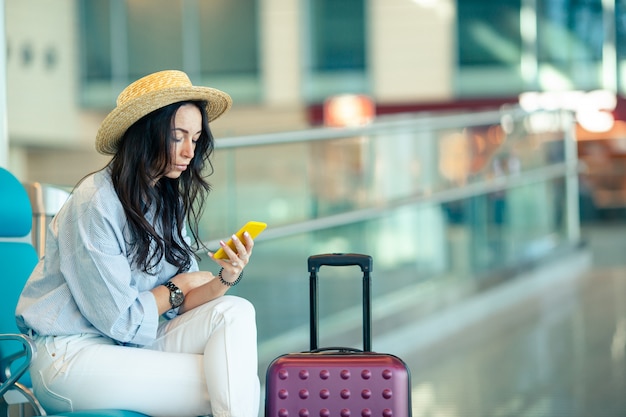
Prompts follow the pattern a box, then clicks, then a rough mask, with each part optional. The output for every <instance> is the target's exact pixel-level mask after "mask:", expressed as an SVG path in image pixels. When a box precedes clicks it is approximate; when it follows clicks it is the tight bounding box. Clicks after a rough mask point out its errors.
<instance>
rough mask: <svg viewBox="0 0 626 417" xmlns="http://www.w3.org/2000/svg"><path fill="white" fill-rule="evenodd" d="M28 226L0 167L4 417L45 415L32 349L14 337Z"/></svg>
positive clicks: (24, 197) (111, 415)
mask: <svg viewBox="0 0 626 417" xmlns="http://www.w3.org/2000/svg"><path fill="white" fill-rule="evenodd" d="M32 222H33V216H32V209H31V204H30V200H29V198H28V194H27V193H26V189H25V188H24V187H23V185H22V184H21V183H20V182H19V181H18V180H17V179H16V178H15V177H14V176H13V175H12V174H11V173H10V172H9V171H7V170H6V169H4V168H1V167H0V268H1V269H0V288H2V291H0V399H2V401H1V403H2V404H0V412H2V413H4V415H7V413H8V409H9V406H8V404H9V403H12V402H15V401H18V402H20V403H24V404H26V403H29V404H30V405H31V406H32V408H33V410H34V412H35V413H37V415H41V416H45V415H47V414H46V412H45V410H44V409H43V407H41V405H40V404H39V401H37V398H36V397H35V396H34V394H33V392H32V391H31V389H30V388H29V387H30V386H31V383H30V376H29V373H28V368H29V366H30V363H31V360H32V358H33V357H34V355H36V354H37V350H36V348H35V345H34V344H33V343H32V341H31V339H30V338H29V337H28V336H26V335H23V334H20V332H19V330H18V329H17V325H16V323H15V306H16V305H17V300H18V298H19V295H20V292H21V291H22V288H23V286H24V284H25V283H26V280H27V279H28V277H29V276H30V274H31V272H32V270H33V269H34V267H35V265H36V264H37V261H38V257H37V253H36V251H35V248H34V246H33V245H32V243H31V241H30V232H31V227H32ZM16 399H17V400H16ZM50 417H53V416H50ZM54 417H147V416H145V415H144V414H141V413H136V412H132V411H124V410H85V411H74V412H71V413H64V414H58V415H56V416H54Z"/></svg>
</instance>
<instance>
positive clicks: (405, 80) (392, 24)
mask: <svg viewBox="0 0 626 417" xmlns="http://www.w3.org/2000/svg"><path fill="white" fill-rule="evenodd" d="M454 13H455V6H454V0H370V1H369V11H368V14H369V23H370V24H369V29H370V30H369V33H368V35H369V38H368V40H369V42H368V44H369V48H370V49H369V51H368V52H369V53H368V56H369V59H370V62H369V64H368V65H369V68H370V71H371V77H372V82H373V87H374V93H373V95H374V97H375V98H376V101H378V102H383V103H385V102H387V103H398V102H416V101H433V100H445V99H449V98H451V97H452V94H453V88H452V87H453V71H454V68H455V55H454V51H455V50H456V48H455V27H456V23H455V22H456V18H455V14H454Z"/></svg>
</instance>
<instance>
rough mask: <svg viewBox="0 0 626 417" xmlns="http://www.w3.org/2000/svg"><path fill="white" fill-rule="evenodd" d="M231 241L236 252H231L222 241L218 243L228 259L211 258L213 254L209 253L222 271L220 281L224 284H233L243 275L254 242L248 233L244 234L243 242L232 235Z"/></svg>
mask: <svg viewBox="0 0 626 417" xmlns="http://www.w3.org/2000/svg"><path fill="white" fill-rule="evenodd" d="M231 239H232V241H233V243H234V244H235V249H236V251H234V250H232V249H231V248H230V247H229V246H228V245H227V244H226V243H225V242H224V241H220V246H221V247H222V249H223V250H224V252H226V255H228V259H216V258H213V255H214V254H213V253H209V254H210V255H211V257H212V258H213V260H214V261H215V262H217V263H218V264H219V265H220V266H221V267H222V268H223V269H222V271H221V276H222V279H223V280H224V281H226V282H230V283H232V282H235V281H236V280H237V279H238V278H239V276H240V275H241V274H242V273H243V269H244V268H245V267H246V265H247V264H248V262H249V261H250V255H252V248H253V247H254V240H252V238H251V237H250V234H249V233H248V232H244V234H243V240H244V241H241V240H239V238H237V236H236V235H232V236H231Z"/></svg>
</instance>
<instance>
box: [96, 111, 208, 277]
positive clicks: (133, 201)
mask: <svg viewBox="0 0 626 417" xmlns="http://www.w3.org/2000/svg"><path fill="white" fill-rule="evenodd" d="M185 104H193V105H195V106H196V107H198V109H200V113H201V114H202V133H201V134H200V137H199V138H198V141H197V142H196V148H195V151H194V157H193V159H192V160H191V162H190V164H189V166H188V168H187V169H186V170H185V171H183V172H182V174H181V175H180V177H179V178H177V179H171V178H167V177H165V176H164V175H165V174H166V173H167V171H168V170H169V169H170V167H171V164H172V161H171V151H170V150H171V146H172V124H173V120H174V117H175V115H176V112H177V111H178V109H179V108H180V107H181V106H183V105H185ZM206 104H207V103H206V102H202V101H189V102H178V103H174V104H170V105H168V106H165V107H162V108H160V109H158V110H155V111H153V112H152V113H150V114H148V115H147V116H144V117H143V118H141V119H139V120H138V121H137V122H135V123H134V124H133V125H132V126H131V127H130V128H128V130H127V131H126V133H125V134H124V136H123V137H122V140H121V142H120V145H119V148H118V151H117V152H116V154H115V156H114V157H113V159H111V161H110V162H109V164H108V165H107V166H108V168H109V169H110V172H111V178H112V181H113V187H114V188H115V192H116V193H117V196H118V197H119V199H120V201H121V203H122V206H123V207H124V212H125V213H126V219H127V221H128V227H129V231H130V239H131V241H130V242H128V243H129V245H130V247H131V249H132V251H133V260H134V261H135V263H136V264H137V266H138V267H139V268H141V269H142V270H143V271H145V272H147V273H154V272H156V269H155V268H156V266H157V265H158V264H159V263H160V262H161V260H162V259H163V258H164V257H165V259H166V260H167V261H168V262H169V263H171V264H173V265H175V266H176V267H178V272H179V273H180V272H184V271H187V270H188V269H189V267H190V266H191V263H192V256H194V251H195V250H197V249H199V248H200V247H202V246H203V245H202V242H201V241H200V238H199V236H198V223H199V220H200V216H201V215H202V210H203V207H204V201H205V199H206V196H207V195H208V193H209V191H210V190H211V186H210V184H209V183H208V182H207V181H206V180H205V179H204V177H203V175H207V172H204V171H205V167H207V168H208V175H211V174H212V173H213V166H212V164H211V161H210V156H211V154H212V153H213V150H214V140H213V135H212V134H211V130H210V129H209V122H208V119H207V115H206V110H205V109H206ZM149 211H150V212H151V213H153V214H154V221H153V222H150V221H148V219H146V215H147V214H148V212H149ZM185 221H186V222H187V227H188V230H189V234H190V235H191V237H192V242H191V245H190V244H188V243H187V242H185V240H184V239H183V228H184V227H185ZM192 245H193V246H192Z"/></svg>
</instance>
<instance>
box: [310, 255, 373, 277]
mask: <svg viewBox="0 0 626 417" xmlns="http://www.w3.org/2000/svg"><path fill="white" fill-rule="evenodd" d="M322 265H329V266H350V265H358V266H360V267H361V271H362V272H363V273H365V271H370V272H371V271H372V257H371V256H369V255H361V254H359V253H328V254H324V255H313V256H310V257H309V271H310V272H311V271H312V270H313V268H314V269H315V272H318V271H319V269H320V267H321V266H322Z"/></svg>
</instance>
